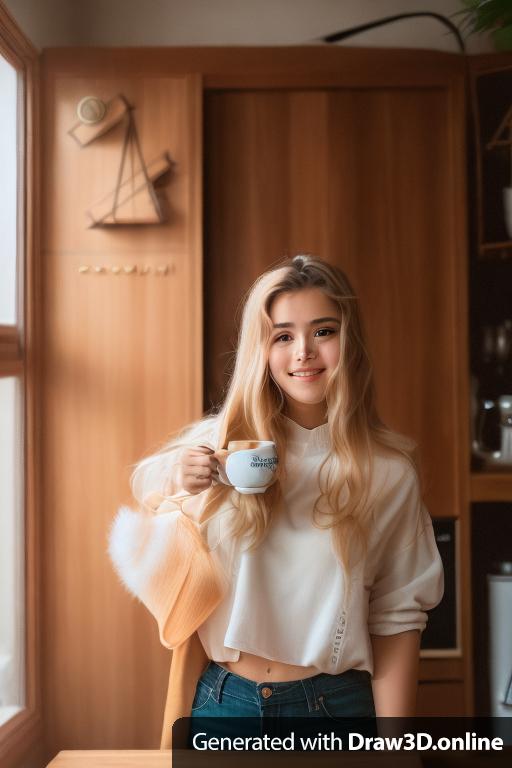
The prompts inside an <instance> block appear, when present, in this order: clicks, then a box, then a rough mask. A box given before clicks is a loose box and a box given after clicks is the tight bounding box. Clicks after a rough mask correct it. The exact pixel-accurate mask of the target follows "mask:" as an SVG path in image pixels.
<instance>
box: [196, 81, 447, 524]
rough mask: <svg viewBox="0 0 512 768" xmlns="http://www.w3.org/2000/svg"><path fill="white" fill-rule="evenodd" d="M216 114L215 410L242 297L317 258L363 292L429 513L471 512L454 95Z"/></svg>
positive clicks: (331, 97) (382, 395) (363, 94)
mask: <svg viewBox="0 0 512 768" xmlns="http://www.w3.org/2000/svg"><path fill="white" fill-rule="evenodd" d="M205 114H206V134H205V142H206V171H207V173H206V178H207V188H206V200H207V202H206V222H207V232H208V240H207V243H208V245H207V258H206V263H205V274H206V275H207V284H208V287H209V288H210V290H209V291H208V292H207V293H206V306H205V312H206V336H205V341H206V350H207V353H206V372H207V375H206V383H207V392H206V396H207V401H206V402H207V405H210V404H211V403H215V402H218V401H219V400H220V397H221V390H222V386H223V384H224V382H225V381H226V371H225V361H226V360H229V359H230V350H232V349H233V348H234V344H235V332H234V324H233V318H234V317H236V316H237V308H238V306H239V303H240V299H241V297H242V295H243V294H244V292H245V291H246V290H247V289H248V288H249V286H250V284H251V283H252V281H253V280H254V278H255V277H257V275H258V274H259V273H260V272H261V271H262V270H263V269H265V268H266V267H269V266H271V265H273V264H275V263H276V262H278V261H279V260H280V259H281V258H283V257H284V256H286V255H294V254H295V253H308V252H309V253H314V254H316V255H318V256H320V257H323V258H325V259H327V260H329V261H331V262H332V263H336V264H338V265H340V266H341V267H342V268H343V269H345V270H346V271H347V273H348V275H349V277H350V278H351V280H352V282H353V284H354V288H355V290H356V292H357V294H358V296H359V297H360V301H361V306H362V309H363V316H364V319H365V324H366V327H367V332H368V339H369V348H370V353H371V355H372V357H373V360H374V363H375V376H376V382H377V388H378V396H379V403H380V411H381V415H382V417H383V419H384V420H385V421H386V422H387V423H388V424H389V425H390V426H391V427H392V428H394V429H396V430H398V431H401V432H404V433H406V434H409V435H412V436H413V437H414V438H415V439H416V440H417V441H418V442H419V445H420V450H421V454H422V458H423V467H424V475H425V490H426V498H427V502H428V505H429V507H430V509H431V512H432V514H434V515H436V516H442V515H453V514H455V515H457V514H459V511H460V504H459V497H458V488H457V482H456V480H455V478H456V477H457V473H458V469H459V468H458V463H459V454H458V444H457V437H458V430H459V426H458V414H459V400H458V397H459V393H458V391H457V390H458V387H457V382H458V381H459V378H458V377H459V376H460V372H459V371H458V369H457V362H458V360H459V355H460V352H459V350H458V349H457V347H456V339H457V333H456V331H457V323H458V322H459V320H458V317H459V315H458V310H457V306H456V304H455V303H454V302H453V296H454V295H456V293H457V290H458V288H457V285H456V283H455V281H456V279H457V280H459V277H457V274H456V267H455V265H456V262H457V258H458V252H457V250H456V248H455V238H456V230H455V227H456V222H460V221H461V216H460V211H459V210H458V205H459V198H458V196H457V194H455V193H454V181H453V167H452V166H453V160H452V158H453V153H454V152H457V148H456V147H454V146H453V145H452V144H450V137H451V136H453V125H452V119H453V116H452V111H451V96H450V92H449V89H443V88H440V87H438V88H431V89H425V88H418V89H414V88H404V89H392V88H382V89H379V88H375V89H371V88H368V89H353V90H351V89H330V90H320V89H319V90H308V91H300V90H298V91H293V90H280V91H238V92H237V91H230V92H227V93H222V92H212V93H210V94H208V96H207V99H206V109H205ZM240 115H245V116H247V119H246V120H242V119H240ZM249 115H250V116H251V118H250V119H249V117H248V116H249ZM231 118H233V119H231ZM226 180H229V182H228V183H226Z"/></svg>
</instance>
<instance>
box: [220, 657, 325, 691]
mask: <svg viewBox="0 0 512 768" xmlns="http://www.w3.org/2000/svg"><path fill="white" fill-rule="evenodd" d="M217 663H218V664H219V665H220V666H221V667H224V669H228V670H229V671H230V672H233V673H234V674H235V675H240V676H241V677H246V678H247V679H248V680H252V681H253V682H255V683H265V682H273V683H287V682H289V681H290V680H302V679H304V678H305V677H313V675H318V669H317V668H316V667H297V666H294V665H293V664H284V663H283V662H281V661H270V660H269V659H264V658H263V657H262V656H254V655H253V654H252V653H244V652H242V651H240V658H239V659H238V661H221V662H217Z"/></svg>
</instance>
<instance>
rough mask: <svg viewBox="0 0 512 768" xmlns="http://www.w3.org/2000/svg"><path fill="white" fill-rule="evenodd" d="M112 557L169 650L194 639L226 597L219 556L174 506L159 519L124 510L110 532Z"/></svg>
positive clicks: (125, 583)
mask: <svg viewBox="0 0 512 768" xmlns="http://www.w3.org/2000/svg"><path fill="white" fill-rule="evenodd" d="M108 552H109V555H110V558H111V560H112V563H113V565H114V568H115V570H116V571H117V574H118V576H119V578H120V580H121V581H122V583H123V584H124V586H125V587H126V589H127V590H128V591H129V592H130V593H131V594H132V595H134V596H135V597H137V598H138V599H139V600H140V601H141V602H142V603H143V604H144V605H145V606H146V607H147V608H148V610H149V611H150V612H151V613H152V614H153V616H154V617H155V619H156V621H157V623H158V629H159V635H160V641H161V642H162V644H163V645H165V646H166V647H167V648H176V647H177V646H178V645H180V644H181V643H182V642H184V641H185V640H186V639H187V638H188V637H190V635H192V634H193V633H194V632H195V631H196V629H198V627H200V625H201V624H202V623H203V622H204V621H205V620H206V618H207V617H208V616H209V615H210V613H211V612H212V611H213V610H214V609H215V608H216V607H217V605H218V604H219V603H220V601H221V600H222V598H223V596H224V594H225V591H226V578H225V574H224V572H223V570H222V567H221V565H220V562H219V561H218V559H217V556H216V555H215V553H214V552H210V551H209V549H208V546H207V544H206V543H205V541H204V540H203V538H202V536H201V534H200V532H199V530H198V528H197V526H196V524H195V523H194V522H193V521H192V520H190V519H189V518H188V517H187V516H186V515H184V514H183V513H182V511H181V510H180V509H177V508H176V505H173V504H172V503H167V506H165V504H164V505H162V506H161V507H160V509H159V514H157V515H151V514H147V513H145V512H136V511H134V510H132V509H130V508H129V507H122V508H121V509H120V510H119V512H118V514H117V516H116V517H115V519H114V522H113V524H112V527H111V529H110V533H109V542H108Z"/></svg>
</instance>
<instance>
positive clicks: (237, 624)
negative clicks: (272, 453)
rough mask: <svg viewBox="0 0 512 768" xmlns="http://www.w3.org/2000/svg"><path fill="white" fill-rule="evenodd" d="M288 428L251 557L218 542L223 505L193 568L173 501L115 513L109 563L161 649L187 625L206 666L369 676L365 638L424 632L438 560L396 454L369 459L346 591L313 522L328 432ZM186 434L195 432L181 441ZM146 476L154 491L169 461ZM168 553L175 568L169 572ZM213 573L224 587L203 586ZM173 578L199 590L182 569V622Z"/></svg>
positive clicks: (212, 438)
mask: <svg viewBox="0 0 512 768" xmlns="http://www.w3.org/2000/svg"><path fill="white" fill-rule="evenodd" d="M216 429H217V424H216V421H215V420H211V422H210V423H209V431H208V433H205V430H204V425H201V427H200V432H201V439H200V441H199V442H200V443H201V444H208V443H210V444H211V445H212V447H216ZM286 430H287V452H286V458H285V461H286V479H285V481H284V483H283V498H284V503H283V505H282V507H281V508H280V509H279V511H278V512H277V513H276V514H275V515H274V518H273V520H272V524H271V526H270V529H269V531H268V534H267V536H266V538H265V539H264V541H263V542H262V544H261V545H260V546H259V547H258V548H257V549H256V550H254V551H252V552H249V551H247V550H246V548H245V547H244V542H241V544H238V545H237V544H235V543H234V542H233V540H232V539H231V538H229V537H228V536H227V529H228V525H229V519H230V516H231V515H232V514H236V509H235V508H234V507H233V506H232V505H231V504H229V503H226V504H225V505H224V507H223V508H222V509H221V510H220V512H219V513H218V514H217V515H216V517H215V519H214V520H213V521H212V522H210V523H209V524H208V527H207V542H208V547H209V549H210V552H211V555H210V556H211V563H209V562H208V563H206V564H205V565H201V567H200V569H199V570H198V568H197V565H196V564H194V565H193V564H192V563H193V561H192V557H193V556H194V552H195V551H197V544H195V543H194V541H195V539H194V537H193V536H192V533H193V532H190V534H188V533H186V536H188V539H187V543H186V546H185V545H184V544H183V543H182V542H184V541H185V539H184V538H183V531H182V534H181V538H178V539H176V536H177V534H176V531H177V530H179V529H178V528H177V527H176V526H177V524H178V523H179V520H180V518H182V517H183V515H182V513H181V512H180V511H178V510H176V509H175V508H173V507H172V505H171V506H168V507H167V508H166V509H165V510H164V514H163V515H162V514H159V515H156V516H150V515H147V514H143V513H138V514H137V513H131V512H130V511H129V510H127V509H126V508H125V509H124V510H122V511H121V513H120V514H119V515H118V518H117V519H116V521H115V523H114V525H113V527H112V531H111V536H110V553H111V556H112V559H113V560H114V563H115V565H116V568H117V570H118V572H119V574H120V576H121V578H122V579H123V581H124V582H125V584H126V585H127V586H128V588H129V589H130V590H131V591H132V592H133V594H135V595H137V596H138V597H139V598H140V599H141V600H142V601H143V602H144V603H145V604H146V605H147V606H148V608H149V609H150V610H151V611H152V612H153V614H154V615H155V617H156V618H157V621H158V623H159V627H160V637H161V640H162V642H163V643H164V644H166V645H169V646H170V647H174V645H175V644H177V639H178V638H181V639H183V638H184V637H185V635H188V634H189V633H190V632H191V631H193V630H195V629H197V631H198V634H199V637H200V640H201V642H202V644H203V647H204V649H205V651H206V654H207V655H208V656H209V657H210V658H211V659H213V660H214V661H218V662H223V661H237V660H238V658H239V655H240V651H245V652H249V653H253V654H257V655H258V656H262V657H264V658H267V659H270V660H274V661H280V662H284V663H287V664H293V665H298V666H305V667H306V666H315V667H316V668H317V669H318V670H319V671H320V672H327V673H329V674H338V673H340V672H343V671H345V670H347V669H365V670H368V671H369V672H370V673H371V672H372V652H371V643H370V634H376V635H392V634H396V633H399V632H404V631H406V630H410V629H419V630H420V631H421V630H423V629H424V627H425V624H426V620H427V616H426V613H425V611H426V610H428V609H430V608H433V607H434V606H435V605H437V603H439V601H440V600H441V598H442V595H443V568H442V563H441V559H440V556H439V553H438V550H437V546H436V543H435V539H434V534H433V530H432V523H431V520H430V517H429V514H428V512H427V510H426V508H425V506H424V505H423V504H422V501H421V498H420V494H419V486H418V480H417V476H416V473H415V472H414V470H413V469H412V467H411V466H410V464H409V463H408V462H407V460H406V459H405V458H401V457H398V456H397V457H392V458H389V457H386V458H384V457H383V456H378V455H376V456H375V459H374V476H373V480H372V487H371V489H370V499H378V501H377V503H376V506H375V511H374V523H373V525H372V527H371V532H370V536H369V542H368V548H367V553H366V556H365V557H364V559H362V560H360V561H359V562H358V563H357V564H356V566H355V567H354V568H353V569H352V571H351V588H350V590H348V589H347V587H346V584H345V578H344V574H343V570H342V568H341V565H340V564H339V562H338V560H337V558H336V556H335V553H334V549H333V544H332V537H331V533H330V531H328V530H323V529H318V528H316V527H314V526H313V524H312V511H313V506H314V503H315V500H316V499H317V498H318V496H319V494H320V490H319V484H318V475H319V468H320V466H321V464H322V461H323V460H324V459H325V457H326V456H327V455H328V452H329V435H328V425H327V424H325V425H322V426H320V427H317V428H316V429H312V430H308V429H305V428H303V427H301V426H299V425H298V424H296V423H295V422H293V421H291V420H290V419H286ZM194 435H195V431H194V430H193V431H192V432H191V433H190V435H189V438H188V439H189V440H190V443H191V444H193V443H194V442H195V441H194ZM152 473H153V474H152V477H151V478H150V481H149V484H150V486H152V487H151V490H155V489H156V485H155V482H156V480H157V477H158V478H159V480H160V481H162V482H163V481H164V480H165V478H166V477H167V476H168V474H169V466H168V464H167V465H166V464H165V463H164V464H161V465H159V466H155V467H153V468H152ZM203 500H204V494H199V495H198V496H196V497H193V498H191V499H189V500H188V501H187V502H186V503H185V511H186V512H187V514H189V513H192V515H193V516H194V517H195V516H196V514H197V512H198V510H199V509H200V507H201V506H202V503H203ZM164 506H165V505H163V507H164ZM187 508H188V509H187ZM162 509H163V508H162ZM181 528H182V529H183V526H181ZM175 539H176V541H174V540H175ZM141 542H142V544H141ZM162 542H165V543H162ZM173 542H174V544H173ZM142 550H143V551H142ZM173 558H174V559H176V558H178V563H179V567H174V568H173V564H172V563H171V562H169V559H173ZM194 563H197V561H194ZM219 569H220V571H222V574H221V576H220V577H219V579H218V584H219V585H223V586H222V588H220V587H218V588H217V585H216V583H215V580H214V579H213V577H215V579H216V578H217V572H218V571H219ZM139 571H140V572H139ZM177 573H180V574H181V575H180V579H182V580H183V583H185V584H187V588H188V589H189V590H190V589H193V590H194V595H195V594H196V591H197V589H198V587H197V584H196V583H194V584H193V583H192V582H191V579H190V574H192V573H194V574H196V573H197V578H198V579H199V582H200V583H201V584H202V586H203V590H202V598H201V600H202V604H201V605H202V607H201V611H199V612H198V611H197V610H196V609H194V610H190V611H189V612H188V618H187V606H183V605H182V600H181V601H180V600H179V599H178V598H175V597H174V596H173V598H172V600H171V599H168V597H166V595H168V594H171V593H172V594H173V595H175V594H176V595H178V594H181V595H182V594H183V590H182V588H181V587H180V586H179V585H178V586H176V585H174V584H173V579H174V578H175V577H176V574H177ZM203 573H204V574H205V579H204V580H203V577H202V574H203ZM187 574H189V575H188V576H187ZM211 584H213V585H214V588H212V587H211V586H210V585H211ZM166 585H168V586H166ZM189 594H190V592H189ZM209 594H211V595H212V599H211V601H210V600H209V598H208V595H209ZM170 612H171V613H172V614H173V615H171V616H170ZM169 616H170V618H169ZM198 617H199V618H198ZM178 619H179V620H178ZM182 625H183V626H182ZM185 625H186V626H185Z"/></svg>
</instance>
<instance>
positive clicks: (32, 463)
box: [0, 0, 43, 768]
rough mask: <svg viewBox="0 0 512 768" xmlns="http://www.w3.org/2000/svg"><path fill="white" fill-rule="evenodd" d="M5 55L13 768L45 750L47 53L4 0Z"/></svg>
mask: <svg viewBox="0 0 512 768" xmlns="http://www.w3.org/2000/svg"><path fill="white" fill-rule="evenodd" d="M0 55H2V56H3V57H4V58H5V59H6V61H8V62H9V64H11V65H12V66H13V67H15V69H16V70H17V71H18V73H19V75H18V77H19V78H21V80H22V84H23V87H22V88H20V89H19V91H18V93H19V95H18V119H19V127H18V141H19V144H18V147H19V154H18V179H19V185H18V201H17V202H18V210H19V211H21V212H22V216H21V217H20V219H19V220H18V233H17V243H18V244H19V245H18V259H17V287H18V295H17V297H16V298H17V318H16V325H15V326H9V325H8V326H6V325H0V377H6V376H18V377H19V378H20V380H21V384H22V388H23V410H24V413H23V420H22V428H23V458H24V477H23V483H24V488H23V491H24V493H23V498H24V538H25V564H24V571H25V574H24V575H25V579H24V588H25V707H24V708H23V709H22V711H21V712H18V713H17V714H16V715H14V716H13V717H12V718H10V719H9V720H8V721H7V722H6V723H4V724H3V725H1V726H0V764H1V765H2V766H5V768H11V766H15V765H16V764H18V763H19V762H20V761H21V760H22V758H23V757H24V756H25V755H27V753H29V752H34V750H35V749H42V747H43V718H42V692H41V677H42V675H41V672H42V670H41V622H40V618H41V613H40V605H41V598H42V594H41V580H40V546H39V544H40V526H39V520H38V517H39V516H38V514H37V507H36V498H38V499H39V498H40V497H41V494H40V493H38V494H37V495H36V489H38V488H41V485H40V478H39V477H38V467H39V466H40V464H39V461H38V459H39V457H40V449H39V442H38V437H37V436H38V435H39V434H40V429H39V424H38V419H39V414H40V413H41V409H40V407H39V402H40V397H41V382H42V378H41V373H42V371H41V361H40V359H39V357H38V350H39V349H41V343H40V342H41V329H42V325H41V319H42V307H41V295H42V294H41V290H40V273H39V271H38V259H37V256H38V254H39V251H40V237H39V227H40V219H39V205H40V193H39V183H40V172H39V166H40V151H39V146H38V143H37V142H38V136H39V131H38V127H39V113H38V90H39V53H38V51H37V49H36V48H35V47H34V46H33V45H32V43H31V42H30V41H29V40H28V38H27V37H26V36H25V35H24V34H23V32H22V31H21V30H20V28H19V27H18V25H17V24H16V22H15V21H14V19H13V17H12V16H11V15H10V13H9V12H8V11H7V9H6V8H5V6H3V5H2V3H1V0H0Z"/></svg>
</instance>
